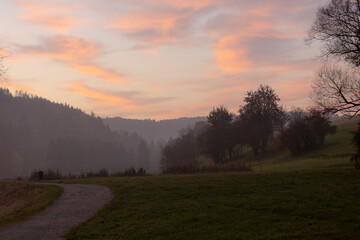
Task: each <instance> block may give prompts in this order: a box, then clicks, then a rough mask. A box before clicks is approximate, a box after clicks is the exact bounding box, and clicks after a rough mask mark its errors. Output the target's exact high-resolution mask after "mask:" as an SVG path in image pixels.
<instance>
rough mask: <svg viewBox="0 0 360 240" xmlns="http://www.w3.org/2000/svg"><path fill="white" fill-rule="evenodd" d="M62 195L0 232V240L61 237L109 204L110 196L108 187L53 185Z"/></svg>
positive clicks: (38, 239) (37, 239)
mask: <svg viewBox="0 0 360 240" xmlns="http://www.w3.org/2000/svg"><path fill="white" fill-rule="evenodd" d="M54 185H57V186H60V187H61V188H63V189H64V192H63V194H62V195H61V196H60V197H59V198H58V199H57V200H56V201H55V202H54V203H53V204H51V205H50V206H48V207H47V208H46V209H45V210H44V211H43V212H41V213H39V214H37V215H35V216H32V217H30V218H28V219H27V220H25V221H23V222H20V223H17V224H14V225H11V226H9V227H5V228H0V240H15V239H16V240H25V239H27V240H32V239H36V240H40V239H41V240H42V239H43V240H45V239H46V240H50V239H62V238H61V237H62V236H63V235H64V234H65V233H66V232H67V231H68V230H70V229H71V228H72V227H73V226H75V225H78V224H79V223H82V222H84V221H86V220H88V219H89V218H90V217H92V216H93V215H94V214H95V212H96V211H97V210H99V209H101V208H102V207H103V206H104V205H105V204H106V203H108V202H110V200H111V199H112V198H113V195H112V193H111V191H110V189H108V188H107V187H103V186H98V185H85V184H54Z"/></svg>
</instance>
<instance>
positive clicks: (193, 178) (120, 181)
mask: <svg viewBox="0 0 360 240" xmlns="http://www.w3.org/2000/svg"><path fill="white" fill-rule="evenodd" d="M355 127H356V125H355V123H354V121H352V122H346V121H345V122H342V123H341V124H340V125H339V129H338V133H337V134H336V135H334V136H329V137H328V138H327V139H326V145H325V146H324V148H323V149H320V150H318V151H316V152H313V153H309V154H307V155H304V156H301V157H296V158H294V157H291V156H290V154H289V153H288V152H283V153H271V152H270V153H268V154H267V155H266V156H263V157H262V159H261V160H262V161H261V162H262V164H261V168H260V164H259V163H260V159H256V160H254V157H253V156H251V154H247V155H246V156H245V159H246V161H250V160H252V167H253V169H254V171H253V172H247V173H216V174H195V175H165V176H153V177H134V178H102V179H101V178H97V179H85V180H76V181H70V182H82V183H90V184H102V185H106V186H109V187H110V188H111V189H112V191H113V192H114V194H115V198H114V200H113V201H112V202H111V203H110V204H109V205H107V206H106V207H105V208H104V209H103V210H101V211H100V212H99V213H98V214H97V215H96V216H95V217H94V218H92V219H91V220H90V221H88V222H87V223H84V224H81V225H79V226H77V227H76V228H74V229H73V230H72V231H71V232H69V233H68V234H67V238H68V239H360V205H359V204H358V202H359V201H360V173H359V172H358V171H356V170H355V169H354V168H353V165H352V163H351V162H350V161H349V158H350V156H351V154H352V152H353V151H354V149H353V147H352V146H351V144H350V142H351V134H350V133H349V132H350V131H351V130H354V129H355Z"/></svg>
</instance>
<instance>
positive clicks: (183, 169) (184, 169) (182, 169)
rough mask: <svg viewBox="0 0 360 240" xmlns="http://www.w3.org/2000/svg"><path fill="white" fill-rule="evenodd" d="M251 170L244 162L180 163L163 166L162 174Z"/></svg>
mask: <svg viewBox="0 0 360 240" xmlns="http://www.w3.org/2000/svg"><path fill="white" fill-rule="evenodd" d="M248 171H252V169H251V168H250V167H249V166H246V165H245V164H244V163H241V164H236V163H228V164H215V165H211V166H202V167H199V166H196V165H182V166H180V165H179V166H171V167H167V168H163V171H162V172H163V174H194V173H213V172H248Z"/></svg>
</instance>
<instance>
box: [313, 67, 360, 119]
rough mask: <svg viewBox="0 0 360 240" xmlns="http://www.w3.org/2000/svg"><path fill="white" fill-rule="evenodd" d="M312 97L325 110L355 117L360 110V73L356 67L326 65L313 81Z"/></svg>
mask: <svg viewBox="0 0 360 240" xmlns="http://www.w3.org/2000/svg"><path fill="white" fill-rule="evenodd" d="M312 87H313V89H312V93H311V95H310V97H311V99H312V100H313V101H314V102H315V103H316V105H317V106H318V107H320V108H321V109H322V110H324V111H325V112H331V113H336V112H341V113H343V114H345V115H347V116H349V117H353V116H355V115H356V114H358V113H359V111H360V75H359V72H358V71H356V69H348V68H345V67H335V66H334V65H324V66H323V67H322V68H321V69H320V70H319V71H318V73H317V77H316V79H315V80H314V82H313V86H312Z"/></svg>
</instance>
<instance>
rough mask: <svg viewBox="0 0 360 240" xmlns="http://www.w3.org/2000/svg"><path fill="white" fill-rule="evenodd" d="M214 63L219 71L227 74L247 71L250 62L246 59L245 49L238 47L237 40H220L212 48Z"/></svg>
mask: <svg viewBox="0 0 360 240" xmlns="http://www.w3.org/2000/svg"><path fill="white" fill-rule="evenodd" d="M214 52H215V54H216V55H215V62H216V64H217V66H218V68H219V69H221V70H224V71H226V72H229V73H240V72H245V71H249V70H250V67H251V66H252V62H251V61H250V60H249V59H248V58H247V53H248V52H247V49H246V48H241V47H239V46H238V38H237V37H235V36H227V37H224V38H221V39H220V40H219V41H218V42H217V43H216V44H215V47H214Z"/></svg>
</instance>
